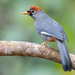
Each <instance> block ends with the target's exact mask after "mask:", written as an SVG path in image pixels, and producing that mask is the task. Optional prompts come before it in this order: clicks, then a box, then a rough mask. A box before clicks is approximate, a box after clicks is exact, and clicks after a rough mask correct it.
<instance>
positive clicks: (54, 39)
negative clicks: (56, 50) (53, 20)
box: [42, 37, 56, 48]
mask: <svg viewBox="0 0 75 75" xmlns="http://www.w3.org/2000/svg"><path fill="white" fill-rule="evenodd" d="M48 42H56V38H54V37H51V38H50V39H49V40H48V41H46V42H44V43H42V45H43V46H44V48H46V46H45V44H46V43H48Z"/></svg>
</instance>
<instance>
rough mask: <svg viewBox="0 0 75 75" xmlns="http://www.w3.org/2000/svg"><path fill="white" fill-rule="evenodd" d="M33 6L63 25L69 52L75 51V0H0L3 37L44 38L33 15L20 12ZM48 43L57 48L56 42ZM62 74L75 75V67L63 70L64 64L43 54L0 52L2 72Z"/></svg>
mask: <svg viewBox="0 0 75 75" xmlns="http://www.w3.org/2000/svg"><path fill="white" fill-rule="evenodd" d="M31 6H39V7H40V8H42V9H43V10H44V11H45V12H46V13H47V14H48V15H49V16H50V17H52V18H53V19H55V20H56V21H58V22H59V23H60V24H61V25H62V26H63V27H64V29H65V31H66V33H67V35H68V38H69V43H67V46H68V49H69V52H70V53H73V54H75V0H0V40H1V41H28V42H34V43H39V44H41V43H42V42H43V39H42V38H41V37H40V36H39V35H38V33H37V32H36V29H35V27H34V21H33V19H32V18H31V17H30V16H27V15H22V14H21V13H22V12H24V11H27V10H28V9H29V8H30V7H31ZM47 46H50V47H53V48H55V49H58V47H57V44H56V43H50V44H47ZM60 74H61V75H66V74H68V75H75V71H74V70H72V71H71V72H64V71H63V69H62V65H61V64H58V63H56V62H53V61H50V60H45V59H41V58H32V57H22V56H21V57H20V56H0V75H60Z"/></svg>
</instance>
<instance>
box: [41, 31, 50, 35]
mask: <svg viewBox="0 0 75 75" xmlns="http://www.w3.org/2000/svg"><path fill="white" fill-rule="evenodd" d="M41 34H43V35H49V36H50V34H49V33H46V32H43V31H41Z"/></svg>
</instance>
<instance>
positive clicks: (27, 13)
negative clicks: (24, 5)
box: [22, 12, 30, 15]
mask: <svg viewBox="0 0 75 75" xmlns="http://www.w3.org/2000/svg"><path fill="white" fill-rule="evenodd" d="M22 14H23V15H24V14H26V15H29V14H30V13H29V12H23V13H22Z"/></svg>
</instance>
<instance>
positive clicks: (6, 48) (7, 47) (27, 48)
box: [0, 41, 75, 70]
mask: <svg viewBox="0 0 75 75" xmlns="http://www.w3.org/2000/svg"><path fill="white" fill-rule="evenodd" d="M0 56H30V57H39V58H44V59H48V60H52V61H55V62H58V63H61V57H60V54H59V51H58V50H55V49H53V48H49V47H46V48H44V47H43V46H42V45H39V44H35V43H29V42H16V41H0ZM70 57H71V61H72V68H73V69H74V70H75V55H73V54H70Z"/></svg>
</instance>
